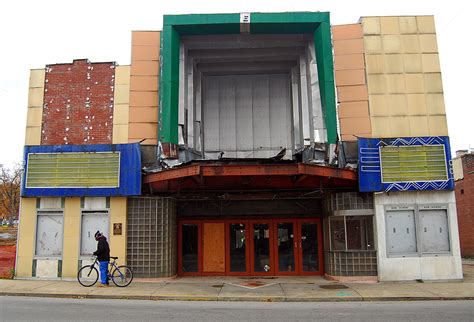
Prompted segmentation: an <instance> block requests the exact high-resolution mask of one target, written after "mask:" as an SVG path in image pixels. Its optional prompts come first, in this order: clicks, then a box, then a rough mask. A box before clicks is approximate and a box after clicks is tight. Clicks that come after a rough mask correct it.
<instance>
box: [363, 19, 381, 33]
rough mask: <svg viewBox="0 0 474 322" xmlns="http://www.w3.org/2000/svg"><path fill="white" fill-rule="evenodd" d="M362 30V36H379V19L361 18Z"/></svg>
mask: <svg viewBox="0 0 474 322" xmlns="http://www.w3.org/2000/svg"><path fill="white" fill-rule="evenodd" d="M362 30H363V31H364V35H374V34H380V18H379V17H362Z"/></svg>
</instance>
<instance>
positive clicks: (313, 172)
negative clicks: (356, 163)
mask: <svg viewBox="0 0 474 322" xmlns="http://www.w3.org/2000/svg"><path fill="white" fill-rule="evenodd" d="M298 172H299V174H306V175H310V176H318V177H328V178H339V179H345V180H357V173H356V172H355V171H352V170H347V169H338V168H330V167H324V166H320V165H311V164H303V163H299V164H298Z"/></svg>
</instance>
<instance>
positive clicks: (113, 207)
mask: <svg viewBox="0 0 474 322" xmlns="http://www.w3.org/2000/svg"><path fill="white" fill-rule="evenodd" d="M114 224H122V235H114ZM109 236H110V237H109V243H110V255H111V256H117V257H118V258H119V259H118V263H119V265H125V264H126V261H127V198H126V197H111V198H110V231H109Z"/></svg>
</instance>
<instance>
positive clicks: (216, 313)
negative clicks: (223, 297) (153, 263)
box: [0, 296, 474, 322]
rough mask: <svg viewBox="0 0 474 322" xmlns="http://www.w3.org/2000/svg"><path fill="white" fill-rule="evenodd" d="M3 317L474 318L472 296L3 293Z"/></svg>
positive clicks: (0, 299) (0, 316) (0, 308)
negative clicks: (191, 297)
mask: <svg viewBox="0 0 474 322" xmlns="http://www.w3.org/2000/svg"><path fill="white" fill-rule="evenodd" d="M0 320H1V321H15V320H23V321H25V320H26V321H38V320H45V321H46V320H47V321H58V320H68V321H71V320H73V321H79V320H88V321H91V320H101V321H126V320H128V321H187V322H191V321H226V322H230V321H239V322H240V321H316V320H326V321H349V320H350V321H382V320H383V321H384V322H388V321H430V322H433V321H473V320H474V302H473V301H413V302H338V303H334V302H320V303H288V302H281V303H262V302H200V301H192V302H183V301H169V302H168V301H159V302H157V301H135V300H92V299H60V298H42V297H37V298H36V297H22V296H11V297H5V296H2V297H0Z"/></svg>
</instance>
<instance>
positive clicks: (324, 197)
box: [16, 12, 462, 281]
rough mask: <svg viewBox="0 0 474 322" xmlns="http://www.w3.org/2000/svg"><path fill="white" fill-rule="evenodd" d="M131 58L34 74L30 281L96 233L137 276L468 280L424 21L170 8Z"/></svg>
mask: <svg viewBox="0 0 474 322" xmlns="http://www.w3.org/2000/svg"><path fill="white" fill-rule="evenodd" d="M131 47H132V61H131V65H130V66H117V65H116V64H115V63H91V62H89V61H87V60H75V61H74V62H73V63H72V64H56V65H48V66H46V69H39V70H32V71H31V77H30V94H29V105H28V120H27V129H26V142H25V145H26V146H25V177H24V180H23V186H22V204H21V220H20V237H19V242H18V255H17V263H16V275H17V276H18V277H19V278H28V277H39V278H43V277H48V278H51V277H63V278H73V277H74V276H75V275H76V274H77V268H78V267H80V266H81V265H82V264H83V263H85V262H88V260H89V256H88V255H89V254H90V253H91V251H92V250H93V248H94V247H95V242H94V240H93V233H94V232H95V230H97V229H99V230H102V231H105V232H106V235H107V237H108V238H109V240H110V242H111V248H112V252H113V253H114V255H116V256H119V257H120V259H121V260H122V262H123V261H126V262H127V264H128V265H129V266H131V267H132V268H133V270H134V272H135V274H136V275H137V276H141V277H162V276H173V275H176V274H177V275H204V276H205V275H255V276H275V275H322V274H325V275H327V276H328V277H334V278H341V277H348V278H357V279H361V278H367V277H368V278H373V279H377V278H378V279H379V280H381V281H386V280H398V281H401V280H415V279H423V280H436V279H462V268H461V257H460V251H459V235H458V228H457V227H458V225H457V216H456V206H455V198H454V191H453V190H454V181H453V177H452V171H451V168H450V161H451V159H450V145H449V138H448V132H447V124H446V115H445V108H444V98H443V88H442V83H441V72H440V66H439V58H438V50H437V43H436V33H435V27H434V18H433V17H432V16H405V17H363V18H361V20H360V23H357V24H350V25H341V26H332V27H331V26H330V22H329V13H324V12H294V13H244V14H212V15H176V16H165V17H164V25H163V30H162V31H137V32H133V33H132V46H131ZM336 93H337V103H338V104H336ZM336 105H337V108H336ZM338 129H339V133H338ZM356 167H358V175H357V172H356V171H355V170H354V169H355V168H356Z"/></svg>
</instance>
